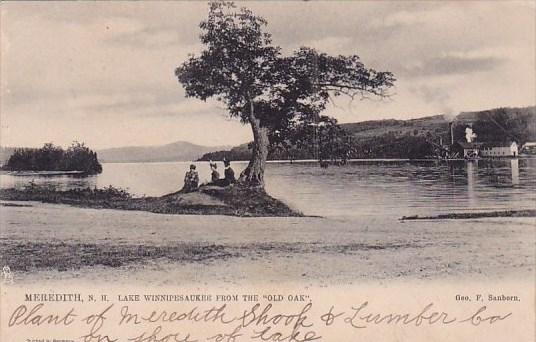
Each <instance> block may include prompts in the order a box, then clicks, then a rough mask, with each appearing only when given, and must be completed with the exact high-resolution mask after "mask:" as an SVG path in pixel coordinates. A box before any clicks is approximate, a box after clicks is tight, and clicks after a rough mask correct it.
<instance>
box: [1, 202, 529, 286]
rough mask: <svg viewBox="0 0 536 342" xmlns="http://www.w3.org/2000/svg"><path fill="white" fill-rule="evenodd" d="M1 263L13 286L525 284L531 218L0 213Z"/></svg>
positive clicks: (43, 207)
mask: <svg viewBox="0 0 536 342" xmlns="http://www.w3.org/2000/svg"><path fill="white" fill-rule="evenodd" d="M0 213H1V220H2V222H1V225H2V231H1V232H0V241H1V244H2V256H1V257H2V264H3V265H8V266H9V267H10V268H11V271H12V274H13V275H14V281H15V282H16V283H18V284H29V283H36V282H39V283H46V282H51V283H56V282H58V281H64V280H69V283H70V284H72V283H77V282H80V283H87V282H91V283H92V284H99V283H109V282H113V283H114V284H128V283H131V282H135V283H137V284H147V285H194V284H198V285H209V284H210V285H213V284H214V283H219V284H222V285H228V286H235V285H239V286H249V285H255V284H256V283H263V284H270V283H272V284H281V283H288V284H293V283H299V284H301V286H329V285H352V284H364V283H369V282H380V283H382V282H390V281H392V280H395V279H397V280H402V281H406V280H407V281H413V280H424V281H426V280H449V279H450V280H455V279H459V278H470V279H496V280H505V279H508V280H512V279H533V277H534V274H535V271H534V270H535V250H536V249H535V229H536V225H535V223H536V222H535V219H534V218H486V219H472V220H430V221H426V220H424V221H410V222H400V221H399V220H398V219H399V218H398V217H390V216H389V215H388V214H386V215H385V216H382V217H379V216H362V217H351V218H350V217H332V218H312V217H292V218H238V217H229V216H193V215H192V216H190V215H164V214H152V213H147V212H135V211H128V212H126V211H118V210H108V209H82V208H75V207H70V206H65V205H54V204H42V203H37V202H9V203H8V202H4V203H3V205H2V206H1V207H0Z"/></svg>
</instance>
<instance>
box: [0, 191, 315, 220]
mask: <svg viewBox="0 0 536 342" xmlns="http://www.w3.org/2000/svg"><path fill="white" fill-rule="evenodd" d="M0 200H4V201H36V202H42V203H54V204H66V205H71V206H76V207H81V208H93V209H117V210H136V211H148V212H152V213H158V214H188V215H229V216H239V217H265V216H266V217H272V216H279V217H296V216H304V215H303V214H302V213H300V212H298V211H295V210H293V209H291V208H290V207H289V206H287V205H286V204H285V203H283V202H282V201H280V200H278V199H275V198H273V197H271V196H270V195H268V194H267V193H266V191H265V190H264V189H262V188H247V187H242V186H239V185H233V186H227V187H217V186H208V185H202V186H200V187H199V189H198V190H197V191H193V192H182V191H177V192H174V193H170V194H167V195H164V196H159V197H132V195H130V194H129V193H128V192H127V191H125V190H123V189H118V188H114V187H112V186H109V187H108V188H104V189H90V188H85V189H74V190H65V191H58V190H55V189H50V188H47V187H46V186H31V187H28V188H25V189H24V190H18V189H14V188H9V189H0Z"/></svg>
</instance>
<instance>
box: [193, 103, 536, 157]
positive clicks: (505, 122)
mask: <svg viewBox="0 0 536 342" xmlns="http://www.w3.org/2000/svg"><path fill="white" fill-rule="evenodd" d="M452 121H454V126H453V133H454V141H465V129H466V127H468V126H470V127H472V129H473V131H474V132H475V133H476V134H477V138H476V141H481V142H507V141H516V142H517V143H518V144H519V145H523V144H524V143H525V142H527V141H536V107H526V108H496V109H491V110H484V111H480V112H467V113H461V114H460V115H458V116H457V117H456V118H455V119H454V118H452V119H447V118H445V117H443V116H442V115H436V116H430V117H425V118H419V119H412V120H376V121H366V122H358V123H349V124H340V125H339V126H340V127H341V128H342V129H343V130H344V131H345V132H346V133H345V134H346V136H347V137H348V138H345V144H343V146H340V144H339V146H337V148H335V150H338V149H339V147H342V150H344V153H341V152H340V151H339V152H338V153H335V156H334V157H335V158H336V159H340V158H341V157H340V156H341V155H342V154H344V155H345V158H352V159H353V158H359V159H361V158H402V159H424V158H436V157H437V156H439V155H441V153H442V147H441V146H442V145H448V144H449V143H450V140H451V137H450V129H449V123H450V122H452ZM314 145H315V144H314V143H313V141H310V143H309V144H301V145H300V146H298V145H290V146H287V148H282V149H281V148H278V149H272V150H271V151H270V153H269V155H268V159H271V160H276V159H278V160H292V159H294V160H296V159H323V160H328V159H329V155H330V154H332V153H331V152H332V151H333V149H332V144H329V143H323V142H322V141H317V142H316V146H317V150H316V153H315V151H313V149H312V147H313V146H314ZM319 145H320V146H319ZM250 155H251V149H250V148H249V146H248V144H243V145H240V146H237V147H234V148H232V149H231V150H228V151H217V152H211V153H207V154H205V155H203V156H202V157H201V158H200V160H222V159H223V158H227V159H230V160H249V158H250ZM318 157H320V158H318Z"/></svg>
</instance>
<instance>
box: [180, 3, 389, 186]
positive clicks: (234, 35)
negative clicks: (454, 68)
mask: <svg viewBox="0 0 536 342" xmlns="http://www.w3.org/2000/svg"><path fill="white" fill-rule="evenodd" d="M266 25H267V22H266V20H265V19H263V18H261V17H259V16H256V15H255V14H254V13H253V12H251V11H250V10H249V9H247V8H240V9H237V8H236V7H235V5H234V4H233V3H229V2H212V3H210V9H209V14H208V18H207V19H206V20H205V21H203V22H201V24H200V28H201V30H202V33H201V36H200V38H201V42H202V43H203V44H204V47H205V49H204V50H203V51H202V52H201V54H200V55H199V56H194V55H191V56H189V58H188V59H187V60H186V61H185V62H184V63H183V64H182V65H181V66H180V67H178V68H177V69H176V71H175V74H176V76H177V78H178V80H179V82H180V83H181V84H182V85H183V87H184V88H185V90H186V96H188V97H196V98H199V99H201V100H207V99H208V98H216V99H217V100H218V101H220V102H222V103H224V104H225V106H226V107H227V109H228V111H229V115H230V116H231V117H238V118H240V120H241V121H242V122H243V123H249V124H250V125H251V127H252V131H253V152H252V158H251V160H250V163H249V165H248V167H247V168H246V170H245V172H244V174H243V176H245V177H241V179H245V180H246V181H247V182H252V183H256V184H258V185H263V174H264V163H265V161H266V158H267V156H268V145H270V144H271V145H272V147H276V148H277V147H279V148H284V147H288V146H291V141H292V140H293V139H297V138H296V137H293V134H295V133H298V134H300V132H301V133H303V132H304V129H306V128H307V127H308V126H309V125H311V124H312V123H314V124H318V123H319V119H320V113H321V112H322V111H323V110H325V109H326V107H327V105H328V103H329V102H330V100H332V99H333V98H334V97H337V96H341V95H346V96H349V97H351V98H354V97H356V96H359V97H367V96H370V95H372V96H379V97H384V96H387V90H388V89H389V88H390V87H391V86H392V85H393V83H394V81H395V78H394V76H393V75H392V73H390V72H379V71H376V70H374V69H370V68H367V67H365V66H364V64H363V63H362V62H361V60H360V58H359V56H357V55H353V56H330V55H328V54H325V53H320V52H318V51H316V50H315V49H311V48H307V47H302V48H300V49H298V50H296V51H295V52H294V53H292V54H291V55H290V56H283V55H282V53H281V49H280V48H279V47H277V46H273V45H272V38H271V35H270V34H269V33H266V32H264V28H265V26H266ZM335 125H336V124H335ZM335 125H333V124H331V125H329V126H330V127H331V128H333V127H336V126H335ZM333 132H334V131H332V133H333ZM330 139H331V138H330ZM289 140H290V141H289ZM332 140H333V139H332Z"/></svg>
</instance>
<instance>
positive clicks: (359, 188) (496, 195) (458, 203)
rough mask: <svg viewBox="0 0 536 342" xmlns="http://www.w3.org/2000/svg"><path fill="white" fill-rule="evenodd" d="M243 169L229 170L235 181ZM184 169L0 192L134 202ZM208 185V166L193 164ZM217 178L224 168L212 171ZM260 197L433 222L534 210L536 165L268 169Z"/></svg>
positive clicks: (61, 179) (58, 179)
mask: <svg viewBox="0 0 536 342" xmlns="http://www.w3.org/2000/svg"><path fill="white" fill-rule="evenodd" d="M246 164H247V163H246V162H234V163H233V165H232V166H233V168H234V170H235V173H236V174H239V173H240V171H241V170H242V169H243V168H244V167H245V166H246ZM189 165H190V163H189V162H171V163H105V164H103V172H102V174H100V175H95V176H89V177H80V176H77V175H48V176H44V175H39V174H35V173H23V174H20V173H19V174H17V173H2V174H0V186H1V187H2V188H9V187H16V188H22V187H24V186H26V185H28V184H29V183H30V182H32V181H33V182H35V183H36V184H41V185H51V186H55V187H57V188H58V189H61V190H66V189H72V188H80V187H91V188H94V187H97V188H102V187H106V186H108V185H113V186H115V187H120V188H124V189H128V190H129V192H131V193H133V194H135V195H147V196H160V195H163V194H166V193H170V192H174V191H177V190H179V189H180V188H182V185H183V177H184V173H185V172H186V171H187V169H188V167H189ZM196 165H197V170H198V171H199V175H200V180H201V182H203V181H204V180H205V181H206V180H208V179H209V177H210V169H209V166H208V163H207V162H196ZM219 167H220V168H221V169H220V173H221V174H223V165H221V163H220V165H219ZM265 177H266V189H267V191H268V192H269V193H270V194H271V195H272V196H274V197H276V198H279V199H281V200H283V201H285V202H286V203H287V204H289V205H290V206H292V207H293V208H295V209H298V210H300V211H302V212H303V213H305V214H311V215H323V216H356V215H385V214H387V215H391V216H394V217H401V216H404V215H406V216H408V215H415V214H418V215H435V214H440V213H447V212H462V211H463V212H467V211H476V210H505V209H526V208H535V207H536V159H511V160H510V159H508V160H478V161H454V162H449V163H446V162H436V161H423V162H413V161H412V162H410V161H394V160H385V161H378V160H375V161H372V160H363V161H352V162H350V163H348V164H347V165H344V166H340V167H338V166H332V167H329V168H327V169H324V168H320V167H319V166H318V163H316V162H294V163H292V164H291V163H289V162H277V163H276V162H274V163H269V164H268V166H267V169H266V176H265Z"/></svg>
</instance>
